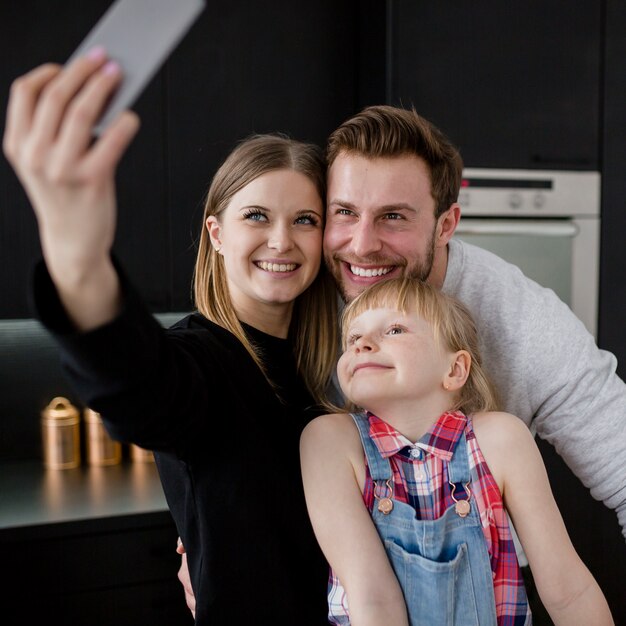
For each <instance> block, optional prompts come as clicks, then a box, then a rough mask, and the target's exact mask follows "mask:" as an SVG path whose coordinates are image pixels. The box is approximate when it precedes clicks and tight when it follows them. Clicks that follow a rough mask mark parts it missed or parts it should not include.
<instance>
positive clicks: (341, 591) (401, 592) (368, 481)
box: [301, 279, 613, 626]
mask: <svg viewBox="0 0 626 626" xmlns="http://www.w3.org/2000/svg"><path fill="white" fill-rule="evenodd" d="M343 347H344V353H343V355H342V356H341V358H340V360H339V364H338V367H337V370H338V377H339V382H340V384H341V387H342V389H343V392H344V394H345V396H346V398H348V400H349V401H350V402H351V403H352V404H353V407H359V410H358V412H353V413H351V414H342V413H337V414H332V415H325V416H322V417H319V418H317V419H315V420H314V421H313V422H311V423H310V424H309V425H308V426H307V427H306V428H305V430H304V432H303V435H302V439H301V464H302V473H303V481H304V488H305V495H306V500H307V506H308V509H309V514H310V516H311V520H312V523H313V528H314V530H315V533H316V536H317V538H318V541H319V542H320V545H321V547H322V550H323V551H324V554H325V555H326V557H327V559H328V561H329V563H330V565H331V567H332V572H331V580H330V586H329V617H330V621H331V623H333V624H352V625H353V626H364V625H368V624H371V625H377V626H379V625H380V624H385V626H392V625H396V624H398V625H400V624H411V625H413V626H414V625H416V624H420V625H422V624H424V625H426V624H428V625H429V626H436V625H439V624H446V625H455V626H457V625H458V626H460V625H463V626H466V625H470V624H472V625H473V624H475V625H477V626H489V625H495V624H498V625H499V626H502V625H504V624H511V625H517V624H519V625H522V624H530V623H531V616H530V611H529V608H528V603H527V599H526V594H525V591H524V586H523V582H522V579H521V574H520V570H519V566H518V563H517V558H516V554H515V549H514V545H513V541H512V538H511V532H510V529H509V525H508V520H507V516H506V513H507V512H508V513H509V514H510V516H511V519H512V521H513V523H514V525H515V529H516V531H517V533H518V535H519V537H520V540H521V542H522V545H523V548H524V551H525V553H526V555H527V556H528V560H529V563H530V567H531V569H532V571H533V575H534V578H535V581H536V584H537V587H538V589H539V593H540V596H541V599H542V601H543V603H544V604H545V606H546V608H547V609H548V611H549V613H550V616H551V618H552V619H553V620H554V623H555V624H563V625H567V626H572V625H574V624H581V625H583V624H584V625H586V626H588V625H589V624H598V625H600V624H603V625H604V624H612V623H613V622H612V618H611V615H610V611H609V608H608V606H607V603H606V600H605V599H604V596H603V595H602V592H601V591H600V589H599V587H598V585H597V583H596V582H595V580H594V579H593V577H592V576H591V574H590V573H589V571H588V570H587V568H586V567H585V566H584V565H583V563H582V562H581V560H580V559H579V557H578V555H577V554H576V552H575V550H574V548H573V546H572V544H571V542H570V540H569V537H568V535H567V532H566V529H565V527H564V525H563V521H562V519H561V516H560V514H559V511H558V509H557V507H556V504H555V502H554V499H553V497H552V494H551V491H550V487H549V483H548V479H547V476H546V472H545V469H544V466H543V463H542V459H541V457H540V454H539V451H538V449H537V447H536V445H535V442H534V440H533V438H532V435H531V434H530V432H529V430H528V428H527V427H526V426H525V424H523V423H522V421H521V420H519V419H518V418H516V417H514V416H513V415H510V414H507V413H501V412H496V411H494V410H493V409H494V408H495V406H496V401H495V399H494V395H493V393H492V391H491V387H490V385H489V383H488V381H487V380H486V378H485V376H484V374H483V372H482V369H481V364H480V356H479V353H478V340H477V336H476V330H475V326H474V323H473V321H472V319H471V317H470V315H469V313H468V312H467V310H466V309H465V308H464V307H463V306H462V305H461V304H460V303H459V302H457V301H455V300H453V299H451V298H449V297H447V296H445V295H443V294H442V293H441V292H439V291H437V290H435V289H434V288H432V287H429V286H428V285H426V284H425V283H421V282H418V281H415V280H411V279H392V280H389V281H386V282H383V283H378V284H376V285H375V286H373V287H370V288H369V289H368V290H366V291H365V292H363V293H362V294H361V295H360V296H358V297H357V298H356V299H355V300H354V301H353V302H352V303H351V304H350V305H348V307H347V308H346V309H345V312H344V316H343ZM364 451H365V456H364V454H363V452H364ZM364 461H365V462H364Z"/></svg>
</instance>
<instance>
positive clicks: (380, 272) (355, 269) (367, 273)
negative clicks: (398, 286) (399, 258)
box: [350, 265, 393, 278]
mask: <svg viewBox="0 0 626 626" xmlns="http://www.w3.org/2000/svg"><path fill="white" fill-rule="evenodd" d="M392 269H393V267H379V268H377V269H373V270H371V269H367V270H366V269H364V268H362V267H359V266H358V265H351V266H350V271H351V272H352V273H353V274H355V275H356V276H364V277H366V278H371V277H372V276H384V275H385V274H389V272H391V270H392Z"/></svg>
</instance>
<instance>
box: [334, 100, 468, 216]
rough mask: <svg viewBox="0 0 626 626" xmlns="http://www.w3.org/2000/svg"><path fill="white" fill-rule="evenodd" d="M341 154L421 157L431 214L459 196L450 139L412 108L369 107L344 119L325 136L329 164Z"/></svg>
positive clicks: (458, 163) (458, 166)
mask: <svg viewBox="0 0 626 626" xmlns="http://www.w3.org/2000/svg"><path fill="white" fill-rule="evenodd" d="M341 153H346V154H356V155H358V156H363V157H365V158H368V159H375V158H393V157H400V156H406V155H411V156H415V157H419V158H421V159H423V160H424V161H425V163H426V165H427V166H428V171H429V172H430V186H431V194H432V197H433V199H434V200H435V217H439V216H440V215H441V214H442V213H444V212H445V211H447V210H448V209H449V208H450V206H451V205H452V204H454V203H455V202H456V201H457V199H458V197H459V189H460V188H461V178H462V172H463V160H462V158H461V155H460V154H459V151H458V150H457V149H456V147H455V146H454V145H453V144H452V142H451V141H450V140H449V139H448V138H447V137H446V136H445V135H444V134H443V133H442V132H441V131H440V130H439V129H438V128H437V127H436V126H435V125H434V124H432V123H431V122H429V121H428V120H427V119H426V118H424V117H421V116H420V115H418V114H417V112H416V111H415V109H414V108H411V109H403V108H400V107H394V106H389V105H377V106H370V107H366V108H365V109H363V110H362V111H361V112H359V113H357V114H356V115H353V116H352V117H351V118H349V119H347V120H346V121H345V122H343V124H341V126H339V128H337V129H336V130H335V131H333V133H332V134H331V135H330V137H329V138H328V142H327V145H326V161H327V164H328V167H330V166H331V165H332V164H333V162H334V160H335V159H336V158H337V157H338V156H339V154H341Z"/></svg>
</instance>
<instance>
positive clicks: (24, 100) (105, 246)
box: [3, 49, 139, 330]
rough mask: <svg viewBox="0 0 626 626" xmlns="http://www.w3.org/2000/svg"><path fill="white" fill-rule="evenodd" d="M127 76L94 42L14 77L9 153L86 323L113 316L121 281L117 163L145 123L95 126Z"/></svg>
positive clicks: (65, 293) (54, 269)
mask: <svg viewBox="0 0 626 626" xmlns="http://www.w3.org/2000/svg"><path fill="white" fill-rule="evenodd" d="M120 79H121V71H120V68H119V67H118V66H117V65H115V64H114V63H111V62H107V59H106V55H105V53H104V51H103V50H99V49H96V50H94V51H93V52H92V53H90V54H89V55H87V56H85V57H83V58H80V59H77V60H76V61H75V62H73V63H72V64H71V65H70V66H68V67H67V68H61V67H59V66H57V65H53V64H47V65H42V66H40V67H38V68H36V69H34V70H32V71H31V72H29V73H28V74H25V75H24V76H21V77H19V78H18V79H16V80H15V81H14V83H13V85H12V86H11V93H10V97H9V104H8V108H7V120H6V128H5V134H4V140H3V149H4V153H5V155H6V157H7V159H8V160H9V162H10V163H11V165H12V166H13V168H14V170H15V172H16V173H17V176H18V178H19V179H20V182H21V183H22V185H23V186H24V189H25V190H26V193H27V195H28V197H29V200H30V202H31V204H32V206H33V209H34V211H35V216H36V218H37V224H38V227H39V236H40V240H41V247H42V251H43V255H44V259H45V261H46V265H47V266H48V271H49V272H50V276H51V277H52V280H53V281H54V283H55V286H56V287H57V290H58V292H59V296H60V298H61V302H62V303H63V305H64V307H65V309H66V311H67V313H68V315H69V316H70V318H71V320H72V321H73V323H74V324H75V326H76V328H77V329H78V330H90V329H92V328H95V327H97V326H99V325H101V324H104V323H106V322H108V321H110V320H111V319H113V318H114V317H115V315H116V314H117V312H118V311H119V307H120V289H119V283H118V279H117V274H116V272H115V270H114V268H113V265H112V263H111V258H110V251H111V247H112V245H113V239H114V235H115V222H116V199H115V170H116V167H117V164H118V162H119V160H120V159H121V157H122V155H123V154H124V151H125V150H126V148H127V146H128V144H129V143H130V142H131V140H132V139H133V137H134V136H135V134H136V132H137V130H138V128H139V120H138V118H137V116H136V115H135V114H134V113H131V112H129V111H126V112H124V113H122V114H121V115H120V116H119V117H118V118H117V120H116V121H115V122H114V123H113V124H112V125H111V126H110V127H109V128H108V129H107V131H106V132H105V133H103V134H102V136H101V137H99V138H97V139H95V140H94V137H93V127H94V125H95V123H96V122H97V120H98V118H99V116H100V114H101V112H102V110H103V108H104V107H105V105H106V102H107V101H108V99H109V98H110V96H111V94H112V93H113V92H114V90H115V88H116V86H117V85H118V84H119V81H120Z"/></svg>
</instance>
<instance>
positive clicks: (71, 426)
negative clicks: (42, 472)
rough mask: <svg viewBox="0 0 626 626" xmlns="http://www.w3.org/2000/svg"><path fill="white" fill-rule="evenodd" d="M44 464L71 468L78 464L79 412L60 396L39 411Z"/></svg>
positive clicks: (55, 467)
mask: <svg viewBox="0 0 626 626" xmlns="http://www.w3.org/2000/svg"><path fill="white" fill-rule="evenodd" d="M41 434H42V443H43V459H44V465H45V466H46V467H47V468H49V469H72V468H74V467H78V466H79V465H80V414H79V412H78V409H77V408H76V407H75V406H74V405H73V404H72V403H71V402H70V401H69V400H68V399H67V398H64V397H62V396H57V397H56V398H53V399H52V400H51V401H50V403H49V404H48V406H46V408H45V409H43V411H42V412H41Z"/></svg>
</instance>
